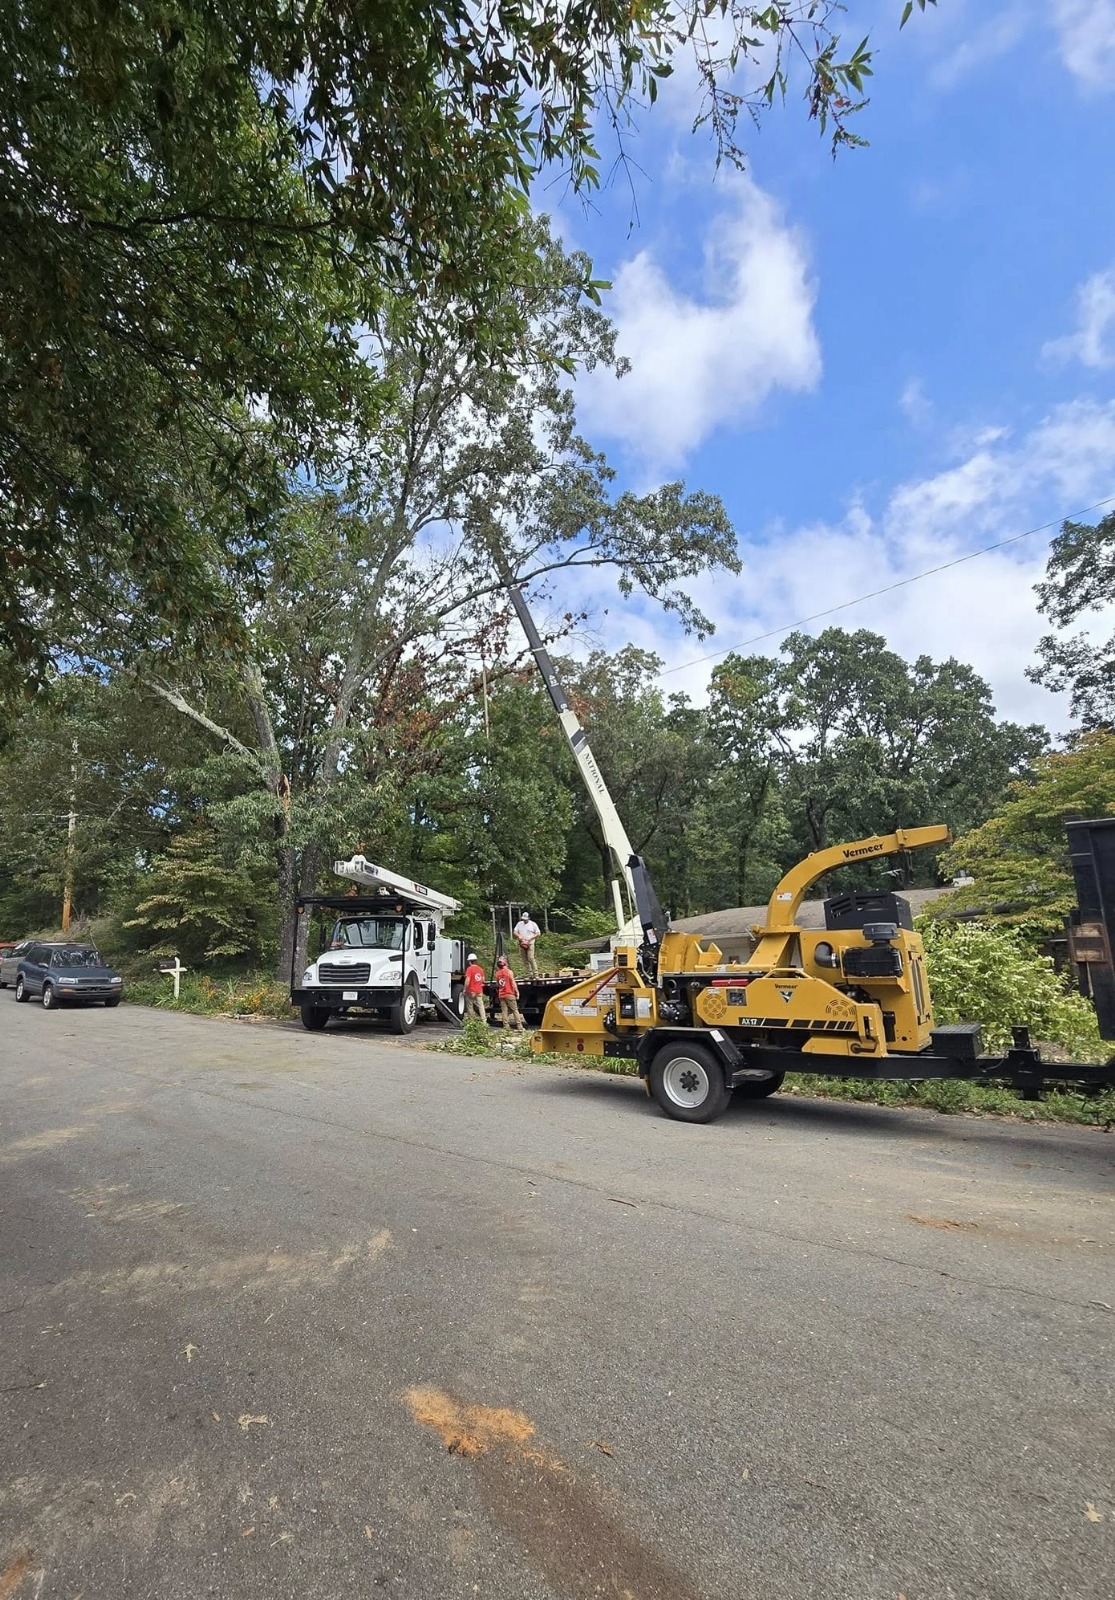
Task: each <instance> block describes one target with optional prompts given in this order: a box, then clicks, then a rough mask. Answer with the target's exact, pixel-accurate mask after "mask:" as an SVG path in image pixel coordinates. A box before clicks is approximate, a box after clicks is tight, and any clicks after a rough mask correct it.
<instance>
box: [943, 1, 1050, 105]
mask: <svg viewBox="0 0 1115 1600" xmlns="http://www.w3.org/2000/svg"><path fill="white" fill-rule="evenodd" d="M1027 13H1028V6H1027V5H1026V4H1025V3H1022V4H1019V3H1017V0H1016V3H1014V4H1011V5H1008V6H1005V7H1004V8H1003V10H1001V11H998V12H996V13H995V15H994V16H991V17H987V18H985V19H984V20H983V21H982V22H981V23H979V24H977V25H976V26H974V27H969V28H968V31H967V33H966V35H965V37H963V38H962V39H961V40H960V42H959V43H958V44H955V45H953V46H952V48H951V49H949V51H948V53H947V54H946V55H943V56H942V57H941V58H940V60H938V62H937V63H936V65H935V66H934V67H933V70H932V72H931V73H930V81H931V82H932V83H933V84H934V86H935V87H936V88H938V89H951V88H953V87H955V85H956V84H958V83H960V82H961V81H962V80H963V79H964V78H966V77H968V76H969V74H971V73H973V72H976V71H978V69H979V68H980V67H983V66H986V65H987V64H988V63H989V62H992V61H997V60H998V59H999V57H1000V56H1004V55H1007V54H1008V53H1009V52H1010V51H1011V50H1013V49H1014V48H1015V46H1016V45H1017V44H1018V43H1019V42H1020V41H1021V39H1022V37H1023V35H1024V34H1025V33H1026V31H1027V28H1028V27H1029V22H1030V19H1029V16H1028V14H1027ZM959 25H960V26H963V25H964V24H963V22H962V21H961V22H960V23H959Z"/></svg>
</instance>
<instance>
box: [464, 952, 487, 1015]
mask: <svg viewBox="0 0 1115 1600" xmlns="http://www.w3.org/2000/svg"><path fill="white" fill-rule="evenodd" d="M465 1016H466V1017H478V1018H479V1019H480V1021H481V1022H484V1023H486V1022H487V1020H488V1014H487V1011H486V1010H485V1007H484V968H483V967H482V966H481V965H480V963H479V961H477V959H476V951H475V950H470V951H469V953H468V966H467V967H466V968H465Z"/></svg>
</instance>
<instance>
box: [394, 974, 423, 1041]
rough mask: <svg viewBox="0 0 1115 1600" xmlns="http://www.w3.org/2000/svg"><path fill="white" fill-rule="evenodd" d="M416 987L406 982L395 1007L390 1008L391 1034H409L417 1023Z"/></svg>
mask: <svg viewBox="0 0 1115 1600" xmlns="http://www.w3.org/2000/svg"><path fill="white" fill-rule="evenodd" d="M418 1010H419V1007H418V986H417V985H416V984H414V983H411V982H409V981H408V983H407V986H406V988H405V989H404V990H403V994H402V998H401V1000H400V1001H399V1003H398V1005H397V1006H392V1007H391V1031H392V1033H410V1032H412V1031H413V1029H414V1025H415V1023H416V1022H417V1021H418Z"/></svg>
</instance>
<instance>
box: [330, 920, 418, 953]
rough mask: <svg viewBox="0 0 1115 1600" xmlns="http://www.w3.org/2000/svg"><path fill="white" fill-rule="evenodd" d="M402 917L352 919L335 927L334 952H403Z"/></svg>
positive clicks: (336, 924) (332, 943)
mask: <svg viewBox="0 0 1115 1600" xmlns="http://www.w3.org/2000/svg"><path fill="white" fill-rule="evenodd" d="M404 927H405V923H404V922H403V919H402V918H401V917H350V918H349V919H348V920H347V921H345V922H338V923H335V924H334V927H333V938H332V941H331V944H330V949H332V950H344V949H357V950H401V949H402V948H403V928H404Z"/></svg>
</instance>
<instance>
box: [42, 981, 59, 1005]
mask: <svg viewBox="0 0 1115 1600" xmlns="http://www.w3.org/2000/svg"><path fill="white" fill-rule="evenodd" d="M57 1005H58V996H57V995H56V994H55V992H54V985H53V984H52V983H44V984H43V1010H44V1011H53V1010H54V1009H55V1008H56V1006H57Z"/></svg>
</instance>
